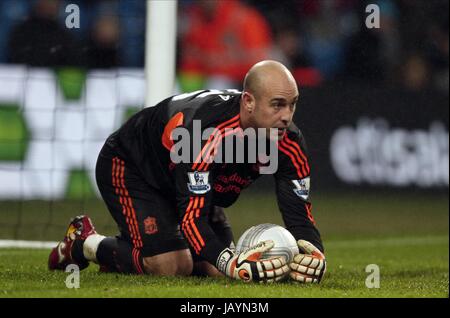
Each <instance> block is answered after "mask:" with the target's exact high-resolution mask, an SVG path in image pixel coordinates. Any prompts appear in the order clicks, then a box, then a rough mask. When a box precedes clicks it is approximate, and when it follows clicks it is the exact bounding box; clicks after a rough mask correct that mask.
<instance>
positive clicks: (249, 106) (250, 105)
mask: <svg viewBox="0 0 450 318" xmlns="http://www.w3.org/2000/svg"><path fill="white" fill-rule="evenodd" d="M242 98H243V99H244V105H245V110H246V111H247V112H248V113H250V114H251V113H252V112H253V110H254V109H255V102H256V101H255V96H253V95H252V94H251V93H249V92H244V93H243V94H242Z"/></svg>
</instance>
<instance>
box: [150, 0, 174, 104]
mask: <svg viewBox="0 0 450 318" xmlns="http://www.w3.org/2000/svg"><path fill="white" fill-rule="evenodd" d="M176 32H177V0H167V1H158V0H147V19H146V36H145V37H146V40H145V77H146V98H145V106H146V107H148V106H152V105H155V104H156V103H157V102H159V101H161V100H163V99H165V98H167V97H168V96H170V95H172V93H173V91H174V86H175V72H176V70H175V67H176V65H175V64H176V61H175V57H176Z"/></svg>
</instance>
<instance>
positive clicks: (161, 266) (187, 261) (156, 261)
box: [143, 249, 193, 276]
mask: <svg viewBox="0 0 450 318" xmlns="http://www.w3.org/2000/svg"><path fill="white" fill-rule="evenodd" d="M143 264H144V271H145V272H146V273H147V274H151V275H158V276H189V275H191V273H192V270H193V261H192V256H191V252H190V251H189V249H183V250H179V251H172V252H167V253H163V254H159V255H155V256H151V257H144V259H143Z"/></svg>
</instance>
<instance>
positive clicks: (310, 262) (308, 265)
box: [289, 240, 327, 283]
mask: <svg viewBox="0 0 450 318" xmlns="http://www.w3.org/2000/svg"><path fill="white" fill-rule="evenodd" d="M297 245H298V248H299V250H300V254H297V255H295V257H294V260H293V261H292V263H291V264H289V267H290V268H291V272H290V274H289V275H290V277H291V278H292V279H293V280H295V281H298V282H301V283H320V281H321V280H322V277H323V275H324V274H325V271H326V267H327V266H326V261H325V255H323V253H322V252H321V251H320V250H319V249H318V248H317V247H315V246H314V245H313V244H311V243H310V242H308V241H305V240H299V241H298V242H297Z"/></svg>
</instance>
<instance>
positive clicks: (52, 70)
mask: <svg viewBox="0 0 450 318" xmlns="http://www.w3.org/2000/svg"><path fill="white" fill-rule="evenodd" d="M69 3H75V4H77V5H79V7H80V14H81V19H80V21H81V25H80V28H78V29H67V28H66V27H65V24H64V23H65V18H66V16H67V13H66V12H65V11H64V8H65V7H66V5H67V4H69ZM370 3H375V4H378V5H379V7H380V13H381V15H380V17H381V27H380V28H379V29H368V28H367V27H366V26H365V19H366V17H367V15H368V13H366V12H365V8H366V6H367V5H368V4H370ZM214 5H217V6H218V10H219V13H218V14H217V15H216V16H215V15H212V16H210V17H209V18H205V17H204V16H202V13H201V12H202V11H201V10H200V8H201V7H202V8H203V10H210V9H211V7H213V6H214ZM448 6H449V4H448V1H441V0H433V1H420V0H416V1H414V0H413V1H403V0H397V1H394V0H392V1H390V0H379V1H375V0H373V1H358V0H335V1H328V0H320V1H314V0H304V1H301V0H292V1H290V0H286V1H283V2H282V4H280V3H279V2H276V1H257V0H245V1H244V0H242V1H219V2H216V1H212V0H211V1H206V2H201V1H200V2H199V1H189V0H180V1H179V3H178V13H177V14H178V21H177V51H176V53H177V59H176V70H177V72H176V75H177V78H176V88H175V89H174V93H176V92H185V91H190V90H195V89H201V88H215V89H221V88H238V89H240V88H241V86H240V79H242V76H243V72H245V70H246V69H247V68H248V66H250V65H252V64H253V63H254V62H256V61H258V60H260V59H264V58H272V59H277V60H280V61H282V62H284V63H285V64H286V65H287V66H288V67H289V68H290V69H292V71H293V73H294V75H295V77H296V79H297V81H298V83H299V86H300V90H301V98H300V103H299V105H298V110H297V113H296V116H295V122H296V123H297V124H298V126H299V127H300V128H301V129H302V130H303V132H304V134H305V137H306V140H307V143H308V148H309V152H310V156H311V166H312V202H313V215H314V217H315V219H316V221H317V224H318V227H319V229H320V230H321V232H322V236H323V239H324V241H325V247H326V248H328V247H329V248H333V246H339V244H340V243H339V242H345V241H346V240H356V241H361V240H372V239H379V238H381V239H390V240H397V241H395V242H397V243H395V244H399V246H403V248H409V249H410V250H414V249H415V244H416V243H417V242H420V241H422V240H425V241H426V240H427V239H429V240H430V241H429V242H431V243H430V244H432V242H433V240H434V239H437V240H438V241H439V242H440V243H442V244H444V246H446V247H447V248H446V250H447V252H446V254H445V253H444V255H442V258H441V259H440V263H439V264H440V266H441V267H443V268H446V269H447V276H446V278H444V279H446V280H447V283H448V185H449V171H448V165H449V158H448V146H449V142H448V125H449V123H448V118H449V116H448V102H449V101H448V94H449V91H448V90H449V83H448V78H449V77H448V76H449V73H448V72H449V68H448V38H449V36H448V30H449V28H448V9H449V8H448ZM230 16H231V17H233V18H229V19H228V20H227V19H225V18H224V17H230ZM242 16H245V17H246V18H245V19H244V22H242V19H241V20H239V17H242ZM30 17H33V18H32V19H31V20H27V19H29V18H30ZM202 19H205V20H204V21H209V22H204V21H203V20H202ZM208 19H209V20H208ZM27 21H28V22H27ZM29 21H31V22H29ZM202 21H203V23H205V24H206V25H207V27H206V28H203V29H202V28H201V27H199V25H203V24H202V23H201V22H202ZM224 21H228V22H227V23H228V24H227V23H226V22H224ZM27 23H28V24H27ZM207 23H210V24H207ZM194 26H196V27H197V29H195V28H194ZM192 28H194V31H192ZM244 29H245V30H244ZM36 30H37V31H36ZM39 30H45V31H43V32H41V33H39ZM196 32H197V33H196ZM205 32H210V33H205ZM252 38H258V41H254V42H251V39H252ZM250 42H251V43H250ZM144 49H145V1H135V0H126V1H124V0H123V1H120V0H97V1H92V0H90V1H87V0H86V1H83V0H78V1H76V0H73V1H53V0H36V1H28V0H3V1H1V2H0V216H1V218H0V240H33V241H56V240H59V239H60V238H61V235H62V234H63V232H64V230H65V227H66V226H67V222H68V220H69V219H70V217H72V216H74V215H77V214H79V213H81V212H83V213H87V214H88V215H90V216H91V217H92V218H93V221H94V224H95V225H96V227H97V229H98V230H99V231H100V232H101V233H104V234H109V235H114V234H116V228H115V225H114V223H113V220H112V219H111V218H110V216H109V213H108V212H107V211H106V208H105V206H104V204H103V202H101V201H100V200H99V199H98V192H97V189H96V185H95V181H94V178H93V168H94V164H95V160H96V156H97V153H98V150H99V148H100V147H101V145H102V143H103V141H104V139H105V138H106V137H107V136H108V135H109V133H111V132H112V131H113V130H114V129H115V128H117V127H118V126H119V125H120V124H121V123H122V122H124V121H125V120H126V118H128V117H129V116H130V115H131V114H133V113H134V112H136V111H137V110H138V109H141V108H142V107H144V105H145V73H144V58H145V50H144ZM196 59H197V60H200V62H201V63H199V61H196ZM271 184H272V180H271V178H270V177H265V178H262V180H260V181H258V182H257V183H256V184H255V185H254V186H252V187H251V188H250V189H249V190H246V191H245V192H244V193H243V194H242V195H241V199H240V200H239V201H238V203H237V204H236V205H234V206H233V207H231V208H229V209H227V212H228V215H229V217H230V219H231V222H232V225H233V227H234V232H235V236H236V238H238V236H239V235H240V234H241V233H242V232H243V231H244V230H245V229H246V228H248V227H249V226H251V225H254V224H258V223H265V222H273V223H278V224H281V222H282V221H281V218H280V215H279V213H278V211H277V206H276V200H275V197H274V194H273V191H272V190H271ZM336 240H337V241H336ZM339 240H341V241H339ZM342 240H343V241H342ZM328 242H329V245H327V243H328ZM398 242H400V243H398ZM327 246H328V247H327ZM376 246H377V243H375V245H374V248H376ZM430 248H432V245H430ZM369 261H370V262H372V263H378V264H383V262H385V261H387V260H385V259H371V260H369ZM362 270H363V269H362ZM447 296H448V286H447Z"/></svg>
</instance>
